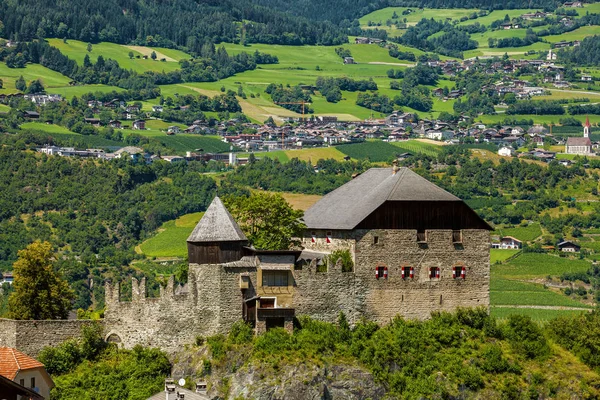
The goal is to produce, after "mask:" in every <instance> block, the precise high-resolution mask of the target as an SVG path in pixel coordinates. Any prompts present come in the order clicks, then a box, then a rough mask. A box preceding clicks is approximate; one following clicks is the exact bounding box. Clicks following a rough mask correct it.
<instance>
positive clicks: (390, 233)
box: [294, 230, 490, 324]
mask: <svg viewBox="0 0 600 400" xmlns="http://www.w3.org/2000/svg"><path fill="white" fill-rule="evenodd" d="M426 234H427V243H426V244H419V243H417V232H416V231H412V230H368V231H367V230H357V231H353V232H352V233H350V232H332V236H333V237H334V238H338V239H337V240H335V239H334V240H332V241H331V243H325V242H324V241H320V242H317V243H316V244H315V243H311V248H312V250H315V251H332V250H335V249H339V248H340V242H346V243H351V244H352V245H353V247H354V248H355V254H354V259H355V267H354V272H341V268H340V267H339V266H337V267H334V268H333V270H331V269H330V270H329V271H327V272H323V273H319V272H316V269H315V268H314V266H311V267H309V268H305V270H302V271H294V279H295V280H296V282H297V287H296V292H295V295H294V306H295V307H296V314H307V315H311V316H313V317H315V318H319V319H324V320H328V321H332V322H333V321H335V319H336V318H337V315H338V314H339V311H343V312H344V313H345V314H346V315H347V316H348V319H349V320H350V321H351V322H353V321H357V320H358V319H360V318H362V317H364V318H367V319H369V320H373V321H376V322H378V323H381V324H384V323H387V322H389V321H390V320H391V319H392V318H394V317H395V316H396V315H398V314H400V315H402V316H405V317H407V318H418V319H425V318H428V317H429V316H430V314H431V312H433V311H442V310H443V311H453V310H454V309H456V308H457V307H476V306H484V307H489V277H490V261H489V242H490V239H489V233H488V232H487V231H484V230H463V231H462V244H460V245H459V244H456V245H455V244H453V241H452V231H451V230H433V231H427V233H426ZM375 236H377V243H375V240H374V237H375ZM307 240H308V241H310V240H311V238H310V237H308V238H305V239H304V241H307ZM330 246H331V247H330ZM377 266H385V267H387V269H388V278H387V279H384V278H380V279H376V277H375V270H376V268H377ZM404 266H406V267H413V271H414V277H413V278H412V279H410V278H407V279H403V278H402V273H401V268H402V267H404ZM455 266H464V267H465V268H466V277H465V279H464V280H463V279H453V277H452V268H453V267H455ZM431 267H437V268H440V278H439V279H438V278H433V279H430V278H429V268H431ZM336 268H337V269H336Z"/></svg>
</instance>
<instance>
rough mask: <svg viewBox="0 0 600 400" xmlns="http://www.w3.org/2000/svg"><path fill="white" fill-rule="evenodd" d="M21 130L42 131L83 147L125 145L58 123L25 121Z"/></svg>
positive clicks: (117, 146)
mask: <svg viewBox="0 0 600 400" xmlns="http://www.w3.org/2000/svg"><path fill="white" fill-rule="evenodd" d="M21 129H22V130H31V131H37V132H44V133H46V134H48V135H49V136H52V137H54V138H55V139H57V140H64V141H67V140H68V141H71V143H73V145H77V146H78V147H85V148H104V147H111V148H119V147H123V146H125V144H124V143H122V142H116V141H114V140H108V139H105V138H103V137H100V136H85V135H80V134H78V133H75V132H71V131H69V130H68V129H67V128H65V127H62V126H58V125H48V124H44V123H41V122H25V123H23V124H21Z"/></svg>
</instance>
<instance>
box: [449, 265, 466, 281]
mask: <svg viewBox="0 0 600 400" xmlns="http://www.w3.org/2000/svg"><path fill="white" fill-rule="evenodd" d="M466 277H467V267H465V266H464V265H455V266H454V267H452V278H453V279H465V278H466Z"/></svg>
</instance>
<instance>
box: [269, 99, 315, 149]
mask: <svg viewBox="0 0 600 400" xmlns="http://www.w3.org/2000/svg"><path fill="white" fill-rule="evenodd" d="M275 104H277V105H282V104H301V105H302V120H303V121H304V105H305V104H311V103H310V102H308V101H304V100H302V101H297V102H290V103H277V102H275ZM284 139H285V134H284V133H283V131H281V150H283V149H284V148H285V140H284Z"/></svg>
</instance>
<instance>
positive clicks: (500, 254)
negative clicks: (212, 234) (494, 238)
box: [490, 249, 521, 265]
mask: <svg viewBox="0 0 600 400" xmlns="http://www.w3.org/2000/svg"><path fill="white" fill-rule="evenodd" d="M520 251H521V250H513V249H507V250H502V249H490V264H492V265H493V264H496V263H497V262H504V261H506V260H507V259H508V258H510V257H512V256H514V255H515V254H517V253H519V252H520Z"/></svg>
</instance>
